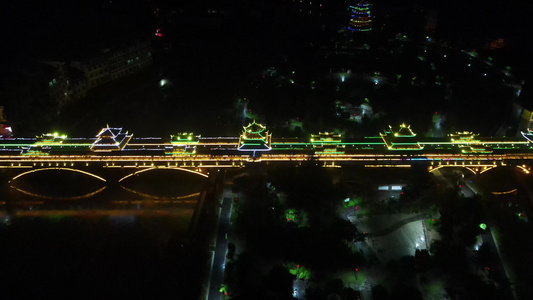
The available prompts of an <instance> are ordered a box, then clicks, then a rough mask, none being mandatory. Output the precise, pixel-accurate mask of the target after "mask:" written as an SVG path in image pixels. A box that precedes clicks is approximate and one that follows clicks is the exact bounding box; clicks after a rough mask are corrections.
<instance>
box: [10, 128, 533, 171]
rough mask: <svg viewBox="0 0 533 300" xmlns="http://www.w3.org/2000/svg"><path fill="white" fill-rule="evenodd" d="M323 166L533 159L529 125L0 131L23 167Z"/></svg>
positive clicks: (488, 164) (484, 166)
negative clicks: (227, 131)
mask: <svg viewBox="0 0 533 300" xmlns="http://www.w3.org/2000/svg"><path fill="white" fill-rule="evenodd" d="M307 161H312V162H315V163H317V164H319V165H322V166H325V167H341V166H346V165H355V164H359V165H364V166H365V167H369V168H373V167H399V168H405V167H411V166H412V165H415V164H423V165H425V166H427V167H428V169H429V170H430V171H432V170H435V169H438V168H441V167H452V166H457V167H464V168H467V169H469V170H470V171H472V172H473V173H481V172H484V171H486V170H489V169H491V168H493V167H496V166H502V165H511V166H516V167H519V168H521V169H522V170H524V171H525V172H529V170H530V167H529V164H530V163H531V161H533V142H532V133H531V131H528V132H525V133H522V137H518V138H517V137H513V138H506V137H503V138H500V137H499V138H494V137H479V136H478V135H476V134H473V133H471V132H458V133H456V134H451V135H449V136H448V137H446V138H425V137H417V136H416V134H415V133H414V132H413V131H412V130H411V128H410V127H409V126H406V125H401V126H400V127H399V129H398V130H393V129H392V128H390V129H389V130H386V131H384V132H382V133H380V134H379V136H375V137H365V138H359V139H351V140H350V139H346V140H343V139H342V137H341V136H340V135H338V134H335V133H329V132H323V133H318V134H313V135H311V137H310V138H273V137H272V135H271V134H270V133H269V132H268V130H267V129H266V127H265V126H263V125H261V124H258V123H255V122H253V123H251V124H249V125H248V126H246V127H244V129H243V131H242V133H241V135H240V136H238V137H202V136H199V135H194V134H193V133H180V134H177V135H172V136H170V137H168V138H160V137H146V138H142V137H140V138H138V137H133V134H130V133H128V132H125V131H124V130H122V129H121V128H111V127H106V128H103V129H102V130H101V131H100V132H99V133H98V134H97V135H96V137H94V138H68V137H67V136H65V135H60V134H57V133H55V134H43V135H41V136H39V137H36V138H14V137H9V138H0V168H4V169H11V170H15V169H18V173H19V174H22V173H26V172H30V171H37V170H42V169H66V170H72V171H82V170H87V169H94V168H120V169H123V170H131V172H129V173H130V174H134V173H136V172H140V171H143V170H148V169H152V168H173V169H176V168H179V169H184V170H188V171H191V172H199V173H201V174H206V173H207V172H208V170H209V169H210V168H239V167H244V166H246V165H248V164H273V163H276V164H279V163H288V164H293V165H294V164H301V163H303V162H307Z"/></svg>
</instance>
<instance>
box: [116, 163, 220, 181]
mask: <svg viewBox="0 0 533 300" xmlns="http://www.w3.org/2000/svg"><path fill="white" fill-rule="evenodd" d="M155 169H166V170H176V171H186V172H189V173H193V174H196V175H200V176H203V177H205V178H208V177H209V176H208V175H206V174H204V173H202V172H198V171H193V170H189V169H184V168H180V167H164V166H161V167H151V168H146V169H142V170H139V171H135V172H133V173H131V174H128V175H126V176H124V177H122V178H121V179H120V180H119V181H118V182H122V181H123V180H124V179H126V178H128V177H131V176H133V175H137V174H139V173H142V172H146V171H150V170H155Z"/></svg>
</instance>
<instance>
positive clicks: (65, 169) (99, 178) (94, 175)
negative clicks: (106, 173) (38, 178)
mask: <svg viewBox="0 0 533 300" xmlns="http://www.w3.org/2000/svg"><path fill="white" fill-rule="evenodd" d="M50 170H60V171H70V172H77V173H81V174H85V175H89V176H91V177H94V178H96V179H98V180H100V181H103V182H106V181H107V180H105V178H103V177H101V176H98V175H96V174H93V173H91V172H87V171H84V170H79V169H73V168H60V167H53V168H39V169H32V170H28V171H26V172H22V173H20V174H18V175H17V176H15V177H13V178H11V180H10V181H9V182H12V181H13V180H16V179H17V178H20V177H22V176H25V175H28V174H30V173H35V172H41V171H50Z"/></svg>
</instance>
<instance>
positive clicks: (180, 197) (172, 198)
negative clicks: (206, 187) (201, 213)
mask: <svg viewBox="0 0 533 300" xmlns="http://www.w3.org/2000/svg"><path fill="white" fill-rule="evenodd" d="M120 187H121V188H123V189H124V190H126V191H128V192H131V193H134V194H137V195H140V196H143V197H148V198H153V199H162V200H180V199H187V198H191V197H198V196H199V195H200V192H198V193H192V194H189V195H186V196H176V197H160V196H153V195H150V194H145V193H141V192H139V191H135V190H132V189H129V188H127V187H125V186H122V185H121V186H120Z"/></svg>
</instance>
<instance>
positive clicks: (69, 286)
mask: <svg viewBox="0 0 533 300" xmlns="http://www.w3.org/2000/svg"><path fill="white" fill-rule="evenodd" d="M153 180H157V179H153ZM160 180H161V181H162V180H166V181H168V182H169V183H170V184H171V185H172V187H171V189H170V190H171V192H168V191H161V193H162V194H163V195H165V196H161V195H156V196H150V194H148V193H145V192H135V186H131V185H130V186H129V187H128V188H127V189H126V188H123V187H121V186H120V185H119V184H108V185H105V186H103V187H98V188H99V189H100V190H99V191H98V192H97V193H92V194H90V195H85V196H84V195H80V196H76V197H75V198H72V189H69V190H67V192H66V194H65V197H61V196H62V194H61V191H62V190H61V188H62V187H63V186H64V184H60V185H58V186H59V189H58V188H56V190H52V188H50V189H42V188H41V189H40V190H44V191H45V192H47V193H49V195H50V194H51V195H56V196H46V195H44V197H43V195H37V194H36V193H33V192H22V191H21V188H20V187H10V186H9V185H8V184H7V183H3V188H1V189H0V241H2V247H1V248H0V265H2V270H3V272H1V273H0V282H2V284H1V285H0V286H3V287H7V292H6V291H4V292H6V293H7V294H8V295H9V294H14V295H17V296H20V294H19V293H20V292H21V291H23V292H24V293H27V295H34V294H33V293H41V292H42V291H46V290H50V289H53V288H54V286H55V285H56V284H57V282H61V284H62V286H63V290H64V291H65V292H68V291H75V292H77V291H79V290H87V289H88V288H91V289H92V288H93V287H95V286H99V287H102V289H104V290H106V291H111V292H115V293H123V291H124V290H125V289H128V290H129V289H131V290H134V289H135V288H138V287H142V289H144V288H145V287H146V289H148V287H150V286H155V285H157V284H161V282H163V283H165V282H166V281H171V282H181V281H183V278H182V277H180V276H183V275H182V274H181V273H176V272H174V271H172V272H171V271H169V269H168V268H166V267H165V266H169V265H173V264H181V262H178V261H177V260H178V259H181V257H187V256H185V255H180V254H176V250H175V249H177V248H178V247H179V246H182V245H184V244H185V241H186V240H187V232H188V229H189V226H190V223H191V220H192V216H193V214H194V211H195V208H196V204H197V201H198V199H199V196H200V192H201V191H202V190H203V188H204V185H203V184H199V185H198V187H199V188H198V189H197V190H196V191H194V192H193V193H191V185H190V184H188V186H187V187H186V188H184V189H183V191H180V188H179V185H178V184H176V182H177V181H176V180H173V181H169V180H168V179H167V178H164V179H160ZM21 185H22V183H21ZM26 186H31V185H26ZM158 188H161V186H158ZM37 190H39V189H37ZM147 190H148V189H147V188H146V187H144V189H143V191H147ZM172 193H174V194H172ZM57 195H59V196H57ZM69 197H70V198H69ZM7 258H9V259H7ZM146 274H151V275H150V277H149V278H147V277H146ZM28 281H31V282H32V285H31V286H29V287H26V283H27V282H28ZM117 281H118V282H120V284H118V285H117ZM146 282H148V283H146ZM22 287H25V289H22ZM165 289H166V290H172V289H171V288H170V287H169V286H165ZM165 289H163V290H165ZM166 290H165V291H166Z"/></svg>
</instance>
